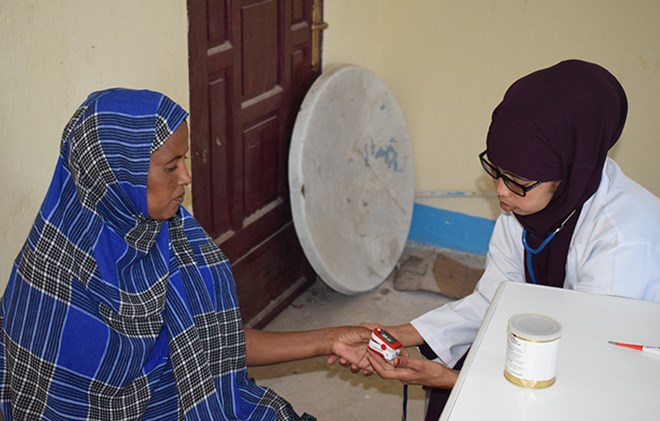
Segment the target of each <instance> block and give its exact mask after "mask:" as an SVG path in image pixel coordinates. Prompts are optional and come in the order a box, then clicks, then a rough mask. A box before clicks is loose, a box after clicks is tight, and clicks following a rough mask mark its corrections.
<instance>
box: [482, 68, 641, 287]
mask: <svg viewBox="0 0 660 421" xmlns="http://www.w3.org/2000/svg"><path fill="white" fill-rule="evenodd" d="M627 112H628V103H627V100H626V95H625V92H624V90H623V87H622V86H621V84H620V83H619V82H618V81H617V80H616V78H615V77H614V76H613V75H612V74H611V73H610V72H608V71H607V70H605V69H604V68H603V67H601V66H599V65H597V64H593V63H588V62H585V61H580V60H566V61H563V62H560V63H558V64H556V65H554V66H552V67H549V68H547V69H543V70H539V71H536V72H533V73H531V74H529V75H527V76H525V77H523V78H521V79H519V80H518V81H516V82H515V83H514V84H513V85H511V87H510V88H509V89H508V90H507V92H506V94H505V95H504V99H503V100H502V102H501V103H500V104H499V105H498V106H497V108H496V109H495V111H494V112H493V115H492V120H491V125H490V128H489V130H488V137H487V150H488V157H489V159H490V160H491V161H492V162H493V164H495V165H496V166H498V167H499V168H501V169H504V170H506V171H508V172H511V173H513V174H516V175H518V176H521V177H525V178H527V179H529V180H535V181H558V180H559V181H561V183H560V184H559V188H558V190H557V191H556V192H555V194H554V196H553V198H552V200H551V201H550V203H549V204H548V206H547V207H546V208H545V209H543V210H541V211H539V212H537V213H535V214H532V215H526V216H520V215H516V218H517V219H518V221H519V222H520V223H521V224H522V226H523V228H524V229H525V230H526V231H527V233H528V235H527V241H528V243H529V245H530V246H531V247H532V248H536V247H538V246H539V245H540V244H541V243H542V242H543V240H544V239H545V238H546V237H547V236H548V235H549V234H550V233H551V232H552V231H554V230H555V229H556V228H557V227H559V225H560V224H561V223H562V222H563V221H564V220H565V219H566V218H567V217H568V216H569V215H570V214H571V212H573V211H575V214H574V215H573V216H572V217H571V218H570V219H569V220H568V222H567V223H566V225H565V226H564V227H563V228H562V230H561V231H559V232H558V233H557V235H556V236H555V238H554V239H553V240H552V241H551V242H550V243H549V244H548V245H547V247H546V248H545V249H544V250H543V251H542V252H540V253H539V254H538V255H535V256H534V257H533V259H532V261H533V265H534V273H535V274H536V278H537V280H538V282H539V283H542V284H545V285H553V286H558V287H561V286H563V284H564V277H565V267H566V258H567V254H568V248H569V246H570V242H571V238H572V235H573V231H574V230H575V226H576V223H577V220H578V217H579V214H580V211H581V210H582V206H583V205H584V203H585V202H586V201H587V200H588V199H589V198H590V197H591V196H592V195H593V194H594V193H595V192H596V190H597V189H598V186H599V184H600V180H601V175H602V170H603V166H604V165H605V160H606V158H607V153H608V151H609V149H610V148H611V147H612V146H614V144H615V143H616V141H617V140H618V139H619V137H620V136H621V132H622V131H623V127H624V124H625V121H626V115H627ZM528 272H529V271H528V270H527V271H526V276H527V280H528V282H529V281H530V279H529V273H528Z"/></svg>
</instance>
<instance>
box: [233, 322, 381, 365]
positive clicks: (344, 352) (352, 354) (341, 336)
mask: <svg viewBox="0 0 660 421" xmlns="http://www.w3.org/2000/svg"><path fill="white" fill-rule="evenodd" d="M369 334H370V333H369V330H368V329H366V328H363V327H359V326H341V327H329V328H323V329H315V330H309V331H300V332H270V331H264V330H258V329H250V328H245V339H246V345H247V365H248V366H259V365H267V364H276V363H283V362H287V361H295V360H301V359H305V358H312V357H318V356H322V355H331V354H335V355H340V356H342V357H343V358H346V359H347V360H350V361H355V360H358V361H359V359H360V358H361V357H362V355H363V354H364V351H365V350H366V345H367V342H368V341H369Z"/></svg>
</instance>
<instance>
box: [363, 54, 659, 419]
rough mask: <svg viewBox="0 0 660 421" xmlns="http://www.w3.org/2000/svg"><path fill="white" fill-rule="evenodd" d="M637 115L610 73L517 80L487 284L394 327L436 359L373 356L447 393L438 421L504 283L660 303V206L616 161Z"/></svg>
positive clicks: (492, 137) (509, 106) (382, 370)
mask: <svg viewBox="0 0 660 421" xmlns="http://www.w3.org/2000/svg"><path fill="white" fill-rule="evenodd" d="M627 110H628V105H627V100H626V95H625V92H624V90H623V88H622V86H621V85H620V84H619V82H618V81H617V80H616V78H615V77H614V76H613V75H612V74H610V72H608V71H607V70H605V69H604V68H602V67H600V66H598V65H596V64H592V63H587V62H584V61H579V60H567V61H563V62H561V63H558V64H556V65H554V66H552V67H550V68H547V69H543V70H539V71H536V72H534V73H531V74H530V75H527V76H525V77H523V78H521V79H520V80H518V81H517V82H515V83H514V84H513V85H512V86H511V87H510V88H509V89H508V91H507V92H506V94H505V96H504V99H503V100H502V102H501V103H500V104H499V105H498V106H497V108H496V109H495V111H494V112H493V115H492V121H491V125H490V128H489V130H488V136H487V149H486V150H485V151H484V152H483V153H481V154H480V155H479V159H480V162H481V165H482V166H483V168H484V170H485V171H486V172H487V173H488V174H489V175H490V176H491V177H492V178H493V183H494V186H495V191H496V193H497V197H498V199H499V202H500V207H501V209H502V211H503V213H502V214H501V215H500V216H499V217H498V219H497V221H496V224H495V229H494V231H493V234H492V237H491V240H490V244H489V248H488V254H487V259H486V268H485V272H484V274H483V276H482V277H481V279H480V280H479V282H478V284H477V286H476V288H475V291H474V292H473V293H472V294H471V295H469V296H467V297H465V298H463V299H461V300H458V301H455V302H452V303H449V304H447V305H444V306H443V307H440V308H438V309H436V310H433V311H430V312H428V313H426V314H424V315H423V316H421V317H419V318H417V319H415V320H413V321H412V322H411V323H409V324H406V325H401V326H390V327H386V329H387V330H388V331H389V332H390V333H392V334H393V335H394V336H395V337H396V338H398V339H399V340H400V341H401V342H402V343H403V344H404V346H415V345H422V351H423V353H424V354H425V355H427V353H425V352H424V347H427V350H432V354H433V355H432V356H431V357H432V359H433V360H434V361H429V360H423V359H406V358H404V359H402V361H401V363H400V365H399V366H398V367H393V366H392V365H388V364H385V363H383V361H382V360H381V359H379V358H374V357H370V358H369V360H370V362H371V365H372V367H373V368H374V370H375V371H376V372H377V373H378V374H380V375H381V376H382V377H384V378H392V379H398V380H400V381H402V382H404V383H408V384H422V385H425V386H429V387H432V388H435V389H432V393H431V395H430V402H429V408H428V411H427V418H426V419H427V420H437V419H438V417H439V416H440V414H441V412H442V408H443V407H444V404H445V403H446V399H447V398H448V396H449V389H451V387H452V386H453V384H454V382H455V380H456V377H457V375H458V371H457V370H456V369H457V368H460V366H461V364H462V358H464V355H465V354H466V352H467V350H468V349H469V347H470V345H471V344H472V342H473V341H474V339H475V337H476V335H477V330H478V329H479V327H480V325H481V323H482V320H483V318H484V316H485V314H486V311H487V309H488V306H489V304H490V302H491V299H492V298H493V296H494V294H495V291H496V289H497V287H498V286H499V285H500V283H501V282H503V281H513V282H530V283H536V284H539V285H548V286H553V287H558V288H567V289H575V290H580V291H586V292H592V293H597V294H608V295H617V296H623V297H631V298H636V299H642V300H649V301H657V302H660V199H658V198H657V197H656V196H655V195H653V194H652V193H650V192H649V191H647V190H645V189H644V188H643V187H641V186H640V185H639V184H637V183H636V182H634V181H633V180H631V179H630V178H628V177H626V176H625V175H624V174H623V172H622V171H621V169H620V168H619V166H618V165H617V164H616V163H615V162H614V161H613V160H612V159H610V158H608V156H607V153H608V150H609V149H610V148H611V147H612V146H613V145H614V144H615V143H616V141H617V140H618V139H619V137H620V135H621V132H622V131H623V126H624V123H625V119H626V115H627ZM427 356H428V355H427ZM459 363H461V364H459ZM448 367H453V368H454V369H453V370H451V369H449V368H448Z"/></svg>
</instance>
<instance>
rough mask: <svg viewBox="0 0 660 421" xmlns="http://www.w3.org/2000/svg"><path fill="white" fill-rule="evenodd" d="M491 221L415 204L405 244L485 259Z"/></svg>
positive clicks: (493, 224) (491, 227)
mask: <svg viewBox="0 0 660 421" xmlns="http://www.w3.org/2000/svg"><path fill="white" fill-rule="evenodd" d="M494 227H495V221H494V220H492V219H486V218H480V217H476V216H470V215H466V214H463V213H458V212H452V211H448V210H444V209H438V208H434V207H431V206H426V205H422V204H419V203H415V205H414V207H413V216H412V223H411V226H410V232H409V233H408V241H410V242H413V243H418V244H423V245H427V246H433V247H439V248H445V249H450V250H456V251H461V252H465V253H472V254H478V255H481V256H485V255H486V252H487V251H488V242H489V241H490V236H491V234H492V233H493V228H494Z"/></svg>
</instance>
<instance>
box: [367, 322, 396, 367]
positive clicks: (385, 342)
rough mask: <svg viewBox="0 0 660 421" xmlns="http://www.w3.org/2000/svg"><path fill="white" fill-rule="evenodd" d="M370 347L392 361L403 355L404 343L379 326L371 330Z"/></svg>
mask: <svg viewBox="0 0 660 421" xmlns="http://www.w3.org/2000/svg"><path fill="white" fill-rule="evenodd" d="M369 348H370V349H371V350H372V351H374V352H375V353H377V354H378V355H380V356H381V357H383V358H385V359H386V360H387V361H392V360H393V359H395V358H397V357H398V356H399V355H401V348H403V345H402V344H401V342H399V341H398V340H397V339H396V338H395V337H394V336H392V335H391V334H390V333H388V332H387V331H386V330H383V329H381V328H379V327H377V328H375V329H374V330H373V331H372V332H371V339H369Z"/></svg>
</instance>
